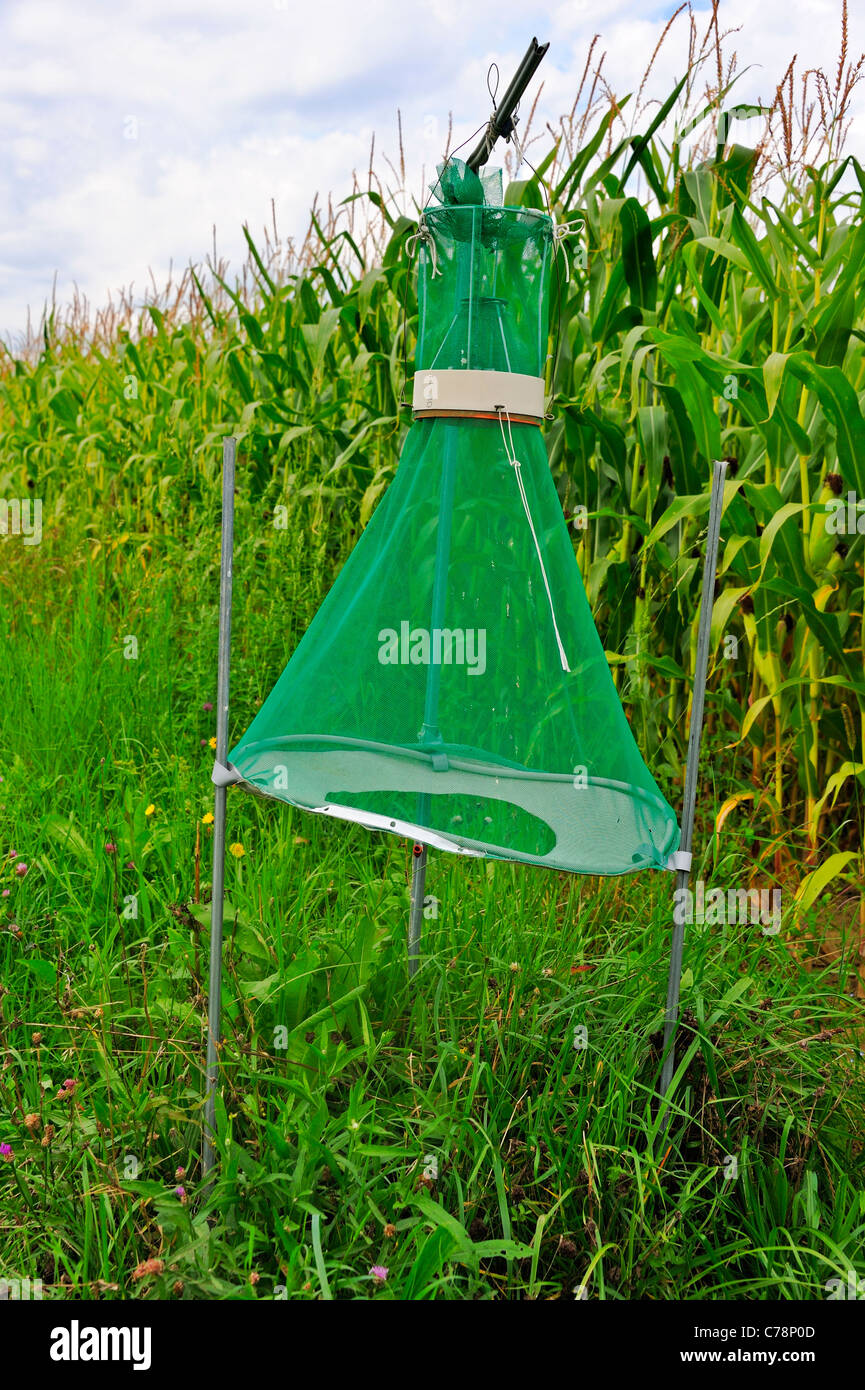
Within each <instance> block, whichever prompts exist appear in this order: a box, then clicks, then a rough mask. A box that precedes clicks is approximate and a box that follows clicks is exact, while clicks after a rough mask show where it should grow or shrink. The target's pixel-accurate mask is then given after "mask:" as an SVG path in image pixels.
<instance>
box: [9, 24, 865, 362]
mask: <svg viewBox="0 0 865 1390" xmlns="http://www.w3.org/2000/svg"><path fill="white" fill-rule="evenodd" d="M674 8H675V5H657V4H656V5H641V4H638V3H635V2H634V0H563V3H549V4H546V5H540V4H534V3H532V0H520V3H519V4H517V3H515V0H471V3H468V0H420V2H419V3H418V0H367V2H366V3H364V4H360V3H348V2H347V0H317V3H316V4H314V5H312V6H308V5H306V4H305V3H303V0H245V3H244V4H242V5H241V4H238V3H237V0H77V3H75V4H72V3H70V2H69V0H65V3H64V0H0V127H2V143H0V207H2V209H3V217H2V220H0V336H2V337H3V338H4V339H5V340H6V341H7V342H12V343H14V342H15V340H16V339H17V337H18V335H19V334H20V332H21V331H22V329H23V327H24V324H25V321H26V312H27V306H28V305H29V306H30V307H31V309H32V311H33V313H34V315H35V317H36V318H38V316H39V313H40V312H41V309H42V306H43V304H44V302H45V300H46V298H48V297H50V294H51V287H52V282H53V280H54V277H55V274H56V277H57V298H58V301H60V302H64V301H65V300H67V299H68V298H69V296H70V295H71V292H72V288H73V284H77V285H78V286H79V288H80V289H81V290H82V291H84V292H85V293H86V294H87V296H88V298H89V299H90V300H91V302H92V303H93V304H94V305H96V306H99V305H101V304H102V303H104V302H105V300H106V298H107V295H108V293H109V291H113V292H116V291H117V290H118V289H119V288H120V287H122V286H129V285H130V284H132V285H133V286H134V291H135V294H136V296H137V297H138V298H139V299H140V298H142V297H143V296H144V295H145V293H146V291H147V287H148V284H149V283H150V281H149V274H148V270H149V269H152V271H153V275H154V277H155V279H156V280H157V282H161V281H162V280H163V278H164V277H165V275H166V273H167V271H168V267H169V264H170V263H171V262H172V261H173V263H174V265H175V267H177V266H182V265H184V264H187V263H188V262H189V261H190V260H193V261H196V262H197V261H200V260H202V259H203V258H204V256H205V255H206V254H207V253H208V252H209V250H210V247H211V244H212V227H213V225H214V224H215V226H216V240H217V248H218V250H219V251H220V253H222V254H225V255H227V256H228V257H229V258H230V260H231V262H232V264H233V265H234V266H237V265H239V263H240V262H241V261H242V259H243V237H242V232H241V227H242V225H243V223H244V222H248V223H249V225H250V228H251V229H252V232H253V235H255V233H256V229H257V228H260V227H261V226H262V224H263V223H265V222H269V220H270V211H271V199H274V200H275V204H276V214H277V224H278V226H279V228H280V231H281V232H283V233H294V234H297V233H300V232H302V230H303V228H304V226H305V224H306V215H307V210H308V208H309V204H310V202H311V200H312V196H313V194H314V193H315V192H316V190H319V191H320V192H322V193H323V194H327V192H328V191H333V193H334V195H335V196H336V197H341V196H344V194H345V193H347V192H348V191H350V186H351V175H352V170H353V169H355V168H357V169H358V170H363V169H365V167H366V163H367V160H368V155H369V144H370V138H371V136H372V134H373V132H375V134H376V141H377V149H378V150H379V151H380V152H381V153H382V154H390V155H391V156H392V157H394V156H395V155H396V151H397V136H396V112H397V108H399V109H400V110H401V112H402V120H403V130H404V136H405V146H406V152H407V156H408V166H409V180H408V182H409V187H408V188H407V189H406V191H405V197H406V202H407V205H408V206H409V207H410V206H411V200H412V196H413V195H416V194H417V193H419V191H420V187H421V170H422V168H424V167H425V168H426V169H427V170H429V169H430V168H431V167H432V165H433V164H434V163H435V160H436V158H437V157H438V155H439V154H440V148H441V144H442V141H443V136H444V131H445V129H446V125H447V118H448V113H449V111H453V113H454V118H455V131H456V133H457V139H462V138H464V137H465V136H466V135H468V134H470V133H471V131H472V130H474V128H475V127H476V126H477V125H479V124H480V123H481V122H482V121H483V120H484V119H485V118H486V116H487V115H488V113H489V102H488V98H487V95H486V70H487V67H488V64H489V63H490V61H491V60H493V59H496V60H497V61H498V63H499V65H500V68H501V72H502V78H503V80H507V78H508V77H509V76H510V73H511V71H512V70H513V68H514V67H515V65H516V62H517V61H518V59H519V57H520V56H521V54H522V52H523V51H524V49H525V47H526V44H527V42H528V40H529V39H530V38H531V36H532V34H537V36H538V37H539V38H540V39H541V40H544V39H549V40H551V48H550V52H549V54H548V55H547V58H546V59H545V60H544V63H543V66H542V69H541V75H542V76H543V79H544V90H543V93H542V98H541V103H540V105H539V111H538V117H539V122H538V123H539V125H540V126H542V125H543V122H544V120H550V121H551V122H553V123H554V122H555V119H556V117H557V116H558V115H559V114H560V113H561V112H562V111H563V110H565V109H566V108H569V107H570V105H571V103H572V101H573V97H574V94H575V91H576V85H577V82H578V80H579V75H580V73H581V72H582V69H583V65H584V63H585V58H586V53H587V51H588V45H589V43H590V41H591V38H592V35H593V34H595V33H600V34H601V36H602V39H601V44H600V47H599V49H598V50H597V51H598V52H600V51H601V49H606V51H607V58H606V62H605V72H606V74H607V76H608V79H609V80H610V81H611V83H612V85H613V86H614V88H615V90H616V91H617V92H619V93H622V92H625V91H628V90H630V89H632V88H635V87H636V86H637V85H638V84H639V81H640V77H641V75H642V72H643V70H644V67H645V64H646V61H647V59H648V57H649V55H650V54H651V52H652V49H653V48H654V45H655V42H656V40H657V37H658V35H659V34H660V31H661V28H662V27H663V23H664V22H665V20H666V18H667V17H668V16H669V15H670V14H671V13H672V11H673V9H674ZM851 8H852V11H853V16H852V19H851V32H850V48H851V51H855V53H856V54H858V53H859V52H860V51H862V49H863V48H865V13H863V11H865V6H863V5H862V4H861V0H859V3H858V4H857V3H854V4H853V5H852V7H851ZM694 9H695V11H696V13H697V15H698V19H699V20H700V23H701V24H703V25H705V16H706V13H707V11H708V7H707V5H706V4H705V3H701V0H695V3H694ZM839 15H840V0H761V3H760V4H759V5H755V4H754V3H753V0H722V4H721V17H722V23H723V24H724V25H725V26H726V27H735V26H736V25H741V26H742V27H741V31H740V32H739V33H738V34H737V35H736V36H735V37H734V38H733V39H732V40H731V47H732V48H735V49H736V50H737V52H738V55H739V66H740V67H744V66H745V65H746V64H747V63H752V64H754V65H755V67H754V68H753V70H752V72H750V73H748V75H747V76H746V78H744V79H743V81H742V83H741V84H740V87H739V88H738V89H737V96H738V98H739V99H745V98H748V99H754V98H756V97H758V96H760V97H763V98H769V99H771V95H772V93H773V92H774V87H775V84H776V82H777V80H778V78H779V76H780V74H781V72H783V69H784V68H785V67H786V64H787V62H788V61H789V59H790V58H791V57H792V55H793V53H794V52H797V51H798V53H799V55H800V62H799V66H800V68H801V67H804V66H814V65H817V64H820V63H822V64H824V65H826V66H827V68H831V67H832V66H833V65H834V64H835V63H836V62H837V53H838V36H839V27H840V25H839ZM685 52H686V27H685V25H684V24H682V23H681V21H680V22H679V26H678V28H677V30H675V31H674V36H673V39H672V41H671V42H670V43H669V44H668V45H665V48H664V49H663V50H662V53H661V55H660V57H659V59H658V62H657V64H656V69H655V72H654V73H653V77H652V80H651V83H650V92H651V93H654V94H655V95H658V96H663V95H665V94H666V92H667V91H668V90H669V87H670V85H671V82H672V79H673V77H674V76H680V75H681V73H682V71H683V69H684V56H685ZM857 110H858V111H859V112H863V103H862V101H861V99H860V98H857ZM863 114H865V112H863ZM858 130H859V126H858V124H856V123H854V128H853V132H852V136H851V148H854V149H855V147H856V146H857V144H858V145H859V146H860V148H861V142H860V141H859V139H858ZM378 162H379V167H380V168H382V169H383V165H382V164H381V162H380V161H378Z"/></svg>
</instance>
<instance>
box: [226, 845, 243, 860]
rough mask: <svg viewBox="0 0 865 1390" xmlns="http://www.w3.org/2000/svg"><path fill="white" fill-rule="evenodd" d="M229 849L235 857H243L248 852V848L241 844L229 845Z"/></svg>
mask: <svg viewBox="0 0 865 1390" xmlns="http://www.w3.org/2000/svg"><path fill="white" fill-rule="evenodd" d="M228 850H229V853H230V854H233V855H234V857H235V859H241V858H242V857H243V855H244V854H246V850H245V849H244V848H243V845H241V844H236V845H229V846H228Z"/></svg>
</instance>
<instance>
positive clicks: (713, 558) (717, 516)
mask: <svg viewBox="0 0 865 1390" xmlns="http://www.w3.org/2000/svg"><path fill="white" fill-rule="evenodd" d="M726 472H727V464H726V461H725V460H723V459H722V460H721V461H720V462H716V463H715V465H714V468H713V470H712V493H711V497H710V500H709V531H708V535H707V537H706V556H705V560H704V562H703V592H702V595H701V598H700V620H699V627H698V629H697V661H696V665H695V668H694V695H693V698H692V700H691V723H690V728H689V731H688V761H687V764H686V767H685V794H684V801H683V805H682V838H681V840H680V842H679V850H680V852H681V853H682V854H687V855H688V856H689V864H688V867H687V868H682V869H677V871H676V893H677V897H676V901H677V902H678V901H681V899H680V898H679V897H678V893H679V891H680V890H681V889H684V888H687V887H688V884H689V882H690V878H691V869H690V854H691V844H692V841H693V836H694V805H695V802H696V799H697V773H698V771H699V767H700V741H701V738H702V734H703V704H704V700H705V694H706V674H707V671H708V667H709V632H710V628H711V625H712V605H713V602H714V597H715V571H716V569H717V565H718V541H719V538H720V534H721V512H722V511H723V508H724V476H725V474H726ZM684 942H685V923H684V920H683V921H677V920H674V922H673V937H672V944H671V947H670V974H669V978H668V980H667V1010H666V1015H665V1019H664V1066H663V1069H662V1071H661V1094H662V1095H666V1094H667V1091H668V1089H669V1086H670V1082H671V1081H672V1079H673V1071H674V1070H675V1063H676V1047H675V1032H676V1025H677V1023H678V1019H679V986H680V983H681V979H682V948H683V946H684Z"/></svg>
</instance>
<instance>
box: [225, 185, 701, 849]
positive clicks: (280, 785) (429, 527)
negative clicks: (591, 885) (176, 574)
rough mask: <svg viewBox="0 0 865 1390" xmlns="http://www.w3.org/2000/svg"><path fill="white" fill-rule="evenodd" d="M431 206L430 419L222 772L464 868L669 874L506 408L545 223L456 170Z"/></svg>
mask: <svg viewBox="0 0 865 1390" xmlns="http://www.w3.org/2000/svg"><path fill="white" fill-rule="evenodd" d="M435 192H436V195H437V198H438V204H437V206H434V207H430V208H428V209H427V210H426V212H425V214H424V218H423V221H422V226H421V239H420V244H419V273H418V313H419V318H418V342H417V353H416V367H417V373H418V376H417V380H418V381H419V383H420V387H419V388H416V394H415V404H416V406H417V404H418V401H419V399H420V398H421V396H422V404H423V405H424V406H425V407H427V408H428V409H427V413H423V417H422V418H418V417H417V416H416V418H415V419H414V420H413V423H412V425H411V428H410V430H409V433H408V436H407V438H406V441H405V445H404V448H403V451H402V455H401V458H400V462H399V467H398V469H397V473H396V476H395V478H394V481H393V482H392V484H391V486H390V488H389V489H388V491H387V493H386V494H385V496H384V498H383V499H382V501H381V503H380V504H379V506H378V508H377V510H376V511H375V513H374V514H373V517H372V519H371V521H370V522H369V524H368V525H367V527H366V529H365V531H364V532H363V534H362V536H361V537H360V539H359V541H358V542H357V544H356V546H355V548H354V550H353V552H352V554H351V556H350V557H349V559H348V561H347V563H346V564H345V566H344V567H343V569H342V571H341V572H340V574H339V576H338V578H337V580H336V582H335V584H334V585H333V587H332V589H331V590H330V592H329V594H328V595H327V597H326V598H325V600H324V602H323V603H322V605H321V607H320V609H319V611H318V613H317V614H316V616H315V618H314V619H313V621H312V623H311V624H310V626H309V628H308V630H307V632H306V634H305V635H304V637H303V639H302V641H301V642H300V644H299V645H298V647H297V649H296V651H295V652H294V654H293V656H292V657H291V659H290V661H289V663H288V665H287V666H286V668H285V670H284V671H283V674H282V676H281V677H280V679H279V680H278V682H277V684H276V686H275V687H274V689H273V691H272V693H271V694H270V696H269V697H268V699H267V701H266V702H265V704H264V705H263V706H262V708H261V710H260V712H259V713H258V714H257V716H256V718H255V719H254V721H253V723H252V724H251V725H250V727H249V729H248V730H247V732H246V733H245V734H244V736H243V738H242V739H241V740H240V742H239V743H238V744H237V746H236V747H235V748H234V749H233V750H232V752H231V754H230V758H229V762H230V771H231V772H232V774H233V777H234V779H235V780H242V782H243V783H244V784H245V785H246V786H247V787H248V788H250V789H252V790H255V791H257V792H260V793H262V794H265V795H267V796H271V797H276V798H278V799H280V800H282V801H286V802H289V803H290V804H292V805H294V806H298V807H301V808H303V809H305V810H308V811H317V812H320V813H323V814H326V815H329V816H333V817H336V818H338V819H347V820H351V821H357V822H359V823H360V824H362V825H365V826H368V827H370V828H372V829H377V830H385V831H391V832H394V833H396V834H399V835H403V836H410V837H411V838H413V839H415V840H418V841H421V842H423V843H425V844H429V845H433V846H437V847H439V848H443V849H449V850H453V851H456V852H458V853H463V854H476V855H489V856H493V857H497V858H504V859H513V860H522V861H524V862H527V863H531V864H542V865H546V866H548V867H552V868H556V869H564V870H570V871H572V872H575V873H590V874H621V873H627V872H631V871H633V870H636V869H641V868H644V867H647V866H654V867H663V866H664V865H665V864H666V862H667V859H668V857H669V856H670V854H671V853H672V852H673V851H674V850H675V849H676V848H677V846H678V842H679V830H678V826H677V822H676V816H675V814H674V812H673V810H672V809H671V807H670V806H669V805H668V803H667V802H666V801H665V799H664V798H663V796H662V795H661V793H660V792H659V790H658V788H657V786H656V784H655V782H654V780H653V778H652V776H651V774H650V772H649V771H648V769H647V767H646V765H645V763H644V762H643V759H642V757H641V755H640V752H639V750H638V748H637V745H636V743H635V741H634V738H633V735H632V733H631V729H630V727H629V725H628V721H627V719H626V718H625V714H624V711H623V709H622V706H621V704H620V702H619V698H618V695H617V692H616V689H615V686H614V684H613V681H612V677H611V675H610V671H609V667H608V664H607V661H606V658H605V656H604V651H603V648H602V645H601V642H600V639H599V637H598V634H597V631H596V629H595V626H594V622H593V620H592V615H591V612H590V609H589V605H588V601H587V599H586V595H585V592H584V588H583V583H582V578H581V575H580V572H579V568H578V566H577V562H576V557H575V554H574V549H573V545H572V543H571V539H570V537H569V534H568V530H567V526H566V524H565V520H564V517H563V515H562V509H561V505H560V503H559V499H558V495H557V493H556V489H555V485H554V483H553V480H552V477H551V474H550V470H549V465H548V461H547V454H546V449H545V446H544V440H543V437H542V434H541V430H540V429H539V427H538V423H535V422H534V421H533V422H526V417H525V414H524V413H522V411H521V409H519V408H517V407H512V405H510V404H509V402H513V401H515V400H524V399H525V396H519V395H518V393H516V385H517V384H518V383H519V382H522V383H525V382H526V381H528V382H529V387H530V388H531V390H534V389H535V387H534V386H533V384H532V383H533V382H534V383H536V384H537V391H538V393H539V395H540V399H542V396H543V388H542V377H543V373H544V366H545V361H546V353H547V334H548V323H547V319H548V295H549V274H550V261H551V256H552V250H553V229H552V224H551V221H550V219H549V217H547V216H546V215H545V214H543V213H540V212H536V211H534V210H532V209H526V208H516V207H513V208H512V207H506V206H503V205H502V198H501V183H500V176H498V177H496V176H487V177H486V178H484V179H481V178H479V177H478V175H476V174H474V173H472V171H471V170H469V169H467V168H466V166H465V165H461V163H460V161H457V160H451V161H450V162H449V164H448V165H447V166H446V167H445V168H444V169H443V170H442V171H440V175H439V179H438V182H437V184H436V189H435ZM455 373H474V374H475V375H474V376H465V377H464V378H460V379H459V380H457V381H456V385H454V374H455ZM439 374H441V375H439ZM475 383H477V386H475ZM466 387H468V388H470V389H468V396H472V392H473V391H474V392H475V397H474V398H473V400H474V404H473V408H472V409H468V410H467V409H466V408H465V399H466V390H465V389H463V390H462V391H460V390H459V389H458V388H466ZM418 392H420V395H419V394H418ZM448 402H450V404H448ZM542 409H543V407H542V406H541V408H540V410H537V411H536V412H535V413H536V414H537V415H540V414H542Z"/></svg>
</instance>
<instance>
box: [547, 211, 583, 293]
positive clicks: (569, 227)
mask: <svg viewBox="0 0 865 1390" xmlns="http://www.w3.org/2000/svg"><path fill="white" fill-rule="evenodd" d="M585 225H586V224H585V222H584V221H583V219H582V218H581V217H579V218H577V220H576V221H575V222H557V223H556V225H555V227H553V255H555V254H556V252H557V251H558V250H559V248H560V247H561V245H562V242H563V241H564V240H565V237H569V236H576V234H577V232H581V231H582V230H583V228H584V227H585ZM564 261H565V280H566V281H568V280H570V278H571V268H570V266H569V265H568V258H567V256H565V257H564Z"/></svg>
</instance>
